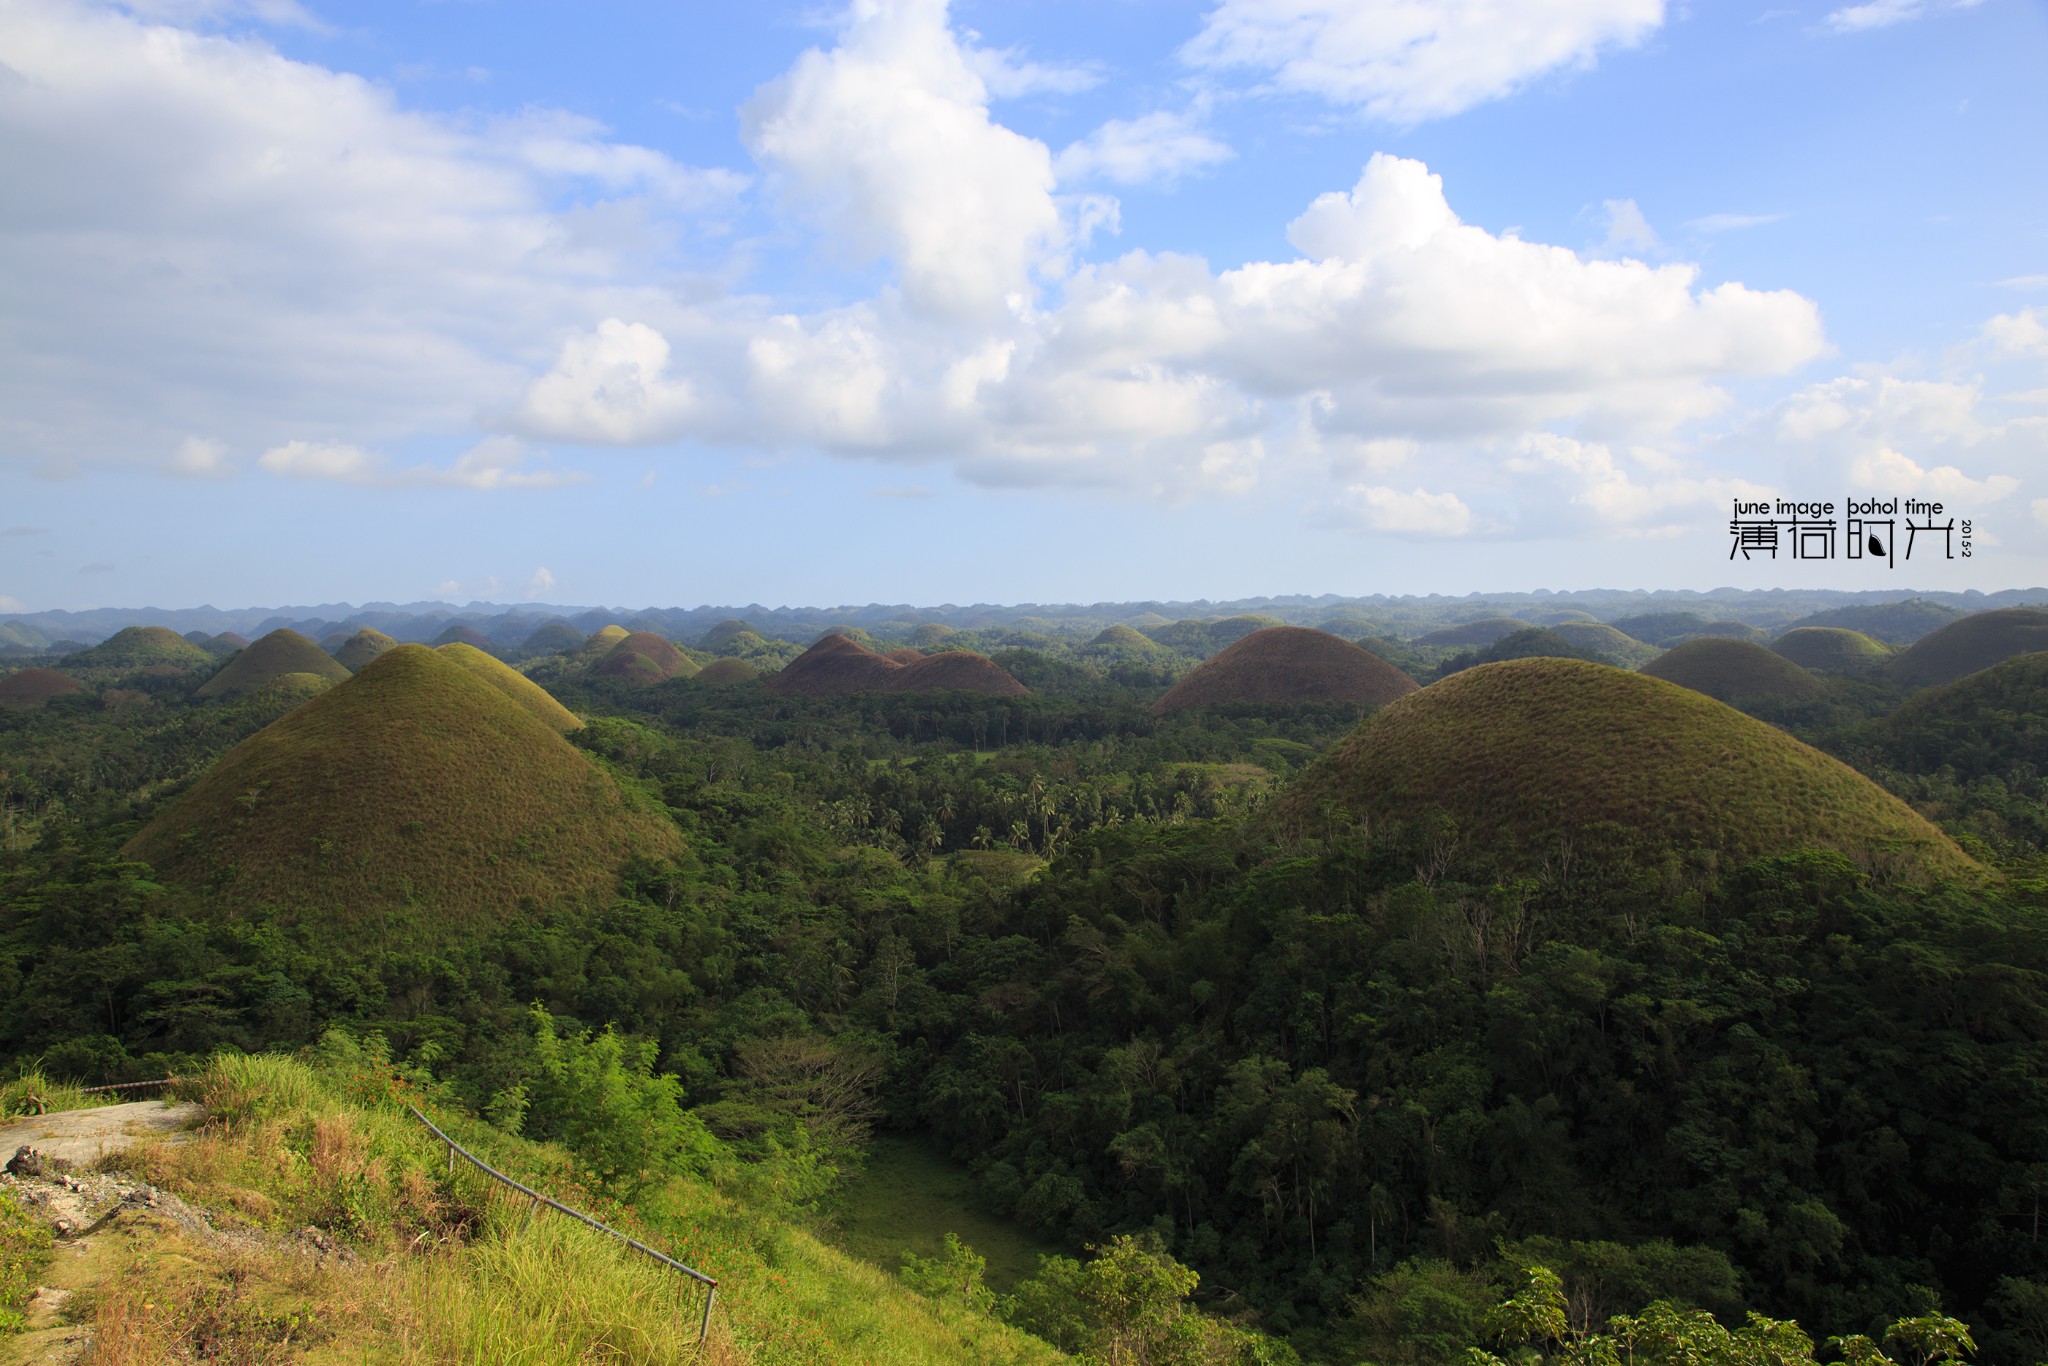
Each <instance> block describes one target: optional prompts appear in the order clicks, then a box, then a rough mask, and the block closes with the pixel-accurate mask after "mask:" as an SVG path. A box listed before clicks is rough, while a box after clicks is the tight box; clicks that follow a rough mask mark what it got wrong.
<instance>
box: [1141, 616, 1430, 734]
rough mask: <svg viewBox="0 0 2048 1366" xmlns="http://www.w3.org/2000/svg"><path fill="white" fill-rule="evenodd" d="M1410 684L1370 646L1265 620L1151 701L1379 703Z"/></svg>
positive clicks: (1172, 708)
mask: <svg viewBox="0 0 2048 1366" xmlns="http://www.w3.org/2000/svg"><path fill="white" fill-rule="evenodd" d="M1413 691H1415V680H1414V679H1412V678H1410V677H1408V676H1407V675H1406V674H1404V673H1402V672H1401V671H1400V670H1398V669H1396V668H1395V667H1394V666H1393V665H1391V664H1389V663H1387V662H1386V661H1385V660H1383V659H1381V658H1380V657H1379V656H1378V655H1375V654H1373V653H1372V652H1371V651H1370V650H1364V649H1360V648H1359V647H1358V646H1356V645H1353V644H1352V643H1351V642H1350V641H1347V640H1340V639H1338V638H1337V637H1336V636H1333V635H1330V634H1328V633H1327V632H1323V631H1311V630H1309V629H1307V628H1306V627H1301V626H1269V627H1267V628H1266V629H1265V630H1262V631H1256V632H1253V633H1252V634H1251V635H1248V636H1246V637H1244V638H1243V639H1242V640H1239V641H1238V642H1237V643H1236V644H1234V645H1231V646H1230V647H1228V648H1227V649H1225V650H1223V651H1221V652H1220V653H1218V654H1217V655H1215V656H1214V657H1213V658H1211V659H1209V660H1207V661H1205V662H1204V663H1202V664H1201V665H1199V666H1197V667H1196V668H1194V669H1193V670H1190V671H1189V673H1188V675H1187V676H1186V677H1185V678H1183V679H1181V680H1180V682H1178V683H1176V684H1174V685H1173V687H1172V688H1171V689H1169V690H1168V691H1167V693H1166V695H1165V696H1164V697H1161V698H1160V699H1159V700H1158V701H1157V702H1155V703H1153V704H1152V714H1153V715H1154V716H1164V715H1167V714H1168V713H1170V712H1176V711H1182V710H1185V709H1187V708H1190V707H1213V706H1217V705H1220V704H1223V703H1228V702H1263V703H1284V702H1353V703H1357V704H1358V705H1360V706H1367V707H1376V706H1379V705H1381V704H1383V703H1386V702H1391V701H1393V700H1394V699H1395V698H1397V697H1400V696H1401V695H1403V694H1404V693H1410V692H1413Z"/></svg>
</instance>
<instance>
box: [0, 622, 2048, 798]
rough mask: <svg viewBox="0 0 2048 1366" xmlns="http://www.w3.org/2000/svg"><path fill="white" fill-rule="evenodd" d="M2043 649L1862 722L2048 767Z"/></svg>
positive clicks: (1896, 735)
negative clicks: (1867, 721)
mask: <svg viewBox="0 0 2048 1366" xmlns="http://www.w3.org/2000/svg"><path fill="white" fill-rule="evenodd" d="M4 686H5V685H4V684H0V687H4ZM2044 717H2048V651H2044V652H2040V653H2036V654H2026V655H2015V656H2014V657H2013V658H2011V659H2008V660H2004V661H2002V662H2001V663H1997V664H1994V665H1992V666H1991V667H1990V668H1988V669H1979V670H1978V671H1977V672H1976V673H1973V674H1968V675H1966V676H1964V677H1962V678H1959V679H1957V680H1956V681H1955V682H1953V683H1944V684H1942V685H1941V686H1940V687H1937V688H1928V689H1926V690H1925V691H1922V692H1916V693H1914V694H1913V695H1912V696H1911V697H1909V698H1907V699H1906V700H1905V701H1904V702H1903V703H1901V704H1900V705H1899V707H1898V709H1897V710H1896V711H1894V712H1892V713H1891V714H1890V715H1889V716H1885V717H1881V718H1879V719H1878V720H1877V721H1874V722H1872V723H1870V725H1869V726H1867V727H1866V728H1865V734H1866V735H1867V736H1868V737H1869V738H1870V739H1871V740H1872V741H1874V742H1875V744H1876V746H1877V748H1879V749H1880V750H1881V751H1882V752H1883V753H1884V756H1885V758H1886V759H1887V760H1889V761H1890V762H1891V763H1892V764H1893V765H1894V766H1895V767H1897V768H1900V769H1903V770H1904V771H1906V772H1908V773H1934V772H1937V771H1939V770H1941V769H1942V768H1950V769H1952V770H1954V772H1955V775H1956V776H1957V777H1959V778H1962V779H1964V780H1966V781H1967V780H1970V779H1974V778H1978V777H1983V776H1986V775H1990V776H1995V777H1999V778H2007V777H2010V776H2011V775H2012V773H2013V771H2014V770H2020V771H2023V772H2031V773H2041V772H2048V722H2044V721H2043V719H2042V718H2044Z"/></svg>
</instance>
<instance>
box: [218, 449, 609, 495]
mask: <svg viewBox="0 0 2048 1366" xmlns="http://www.w3.org/2000/svg"><path fill="white" fill-rule="evenodd" d="M528 456H529V452H528V451H527V449H526V445H525V443H524V442H522V441H520V440H519V439H518V438H516V437H509V436H494V437H487V438H485V439H484V440H482V441H479V442H478V443H477V444H476V445H474V446H472V447H470V449H469V450H467V451H465V452H463V453H462V455H460V456H459V457H457V458H456V461H455V463H454V464H453V465H452V466H449V467H448V468H445V469H442V468H436V467H435V466H432V465H414V466H411V467H409V468H405V469H393V468H392V467H391V465H390V462H389V461H387V460H385V459H384V458H383V457H382V456H378V455H374V454H372V453H371V452H369V451H366V450H364V449H362V448H361V447H360V446H353V445H350V444H348V443H347V442H341V441H288V442H286V443H285V444H283V445H281V446H273V447H271V448H270V449H269V450H267V451H265V452H263V454H262V455H261V456H259V457H257V460H256V466H257V468H258V469H261V470H265V471H268V472H269V473H271V474H276V475H281V476H283V477H285V478H287V479H308V480H315V481H320V482H325V483H332V484H355V485H359V486H363V487H368V488H466V489H542V488H560V487H562V486H564V485H567V484H579V483H582V482H584V481H585V480H587V479H588V478H589V476H588V475H583V474H566V473H558V472H555V471H551V470H527V469H525V468H524V465H525V462H526V460H527V458H528Z"/></svg>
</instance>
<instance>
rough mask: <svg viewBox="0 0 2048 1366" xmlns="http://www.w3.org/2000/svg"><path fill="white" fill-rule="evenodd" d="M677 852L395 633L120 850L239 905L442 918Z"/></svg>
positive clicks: (451, 666) (661, 829)
mask: <svg viewBox="0 0 2048 1366" xmlns="http://www.w3.org/2000/svg"><path fill="white" fill-rule="evenodd" d="M680 848H681V839H680V836H679V835H678V834H677V832H676V829H675V827H674V825H673V824H671V823H670V822H669V821H668V820H666V819H664V818H663V817H661V816H660V815H658V814H655V813H653V812H650V811H646V810H643V809H641V808H639V807H637V806H635V805H633V804H632V803H630V802H628V800H627V799H626V798H625V797H624V796H623V795H622V794H621V793H620V791H619V789H618V788H617V787H616V786H615V785H614V784H613V783H612V781H611V779H610V778H608V777H607V776H606V775H605V774H604V773H603V771H602V770H600V769H599V768H597V766H596V765H594V764H593V763H592V762H591V761H590V760H589V759H588V758H587V757H586V756H585V755H584V754H583V753H582V752H581V751H579V750H578V749H576V747H575V746H573V745H571V744H570V743H569V742H568V741H566V740H564V739H563V738H562V737H561V736H560V735H558V734H556V733H555V731H554V730H552V729H551V728H549V727H548V726H546V725H544V724H543V723H542V722H540V721H539V720H537V719H536V718H535V717H534V716H533V715H532V714H531V713H530V712H528V711H527V710H526V709H525V708H523V707H521V706H520V705H519V704H518V703H517V702H515V701H513V700H512V699H511V698H510V697H507V696H506V695H505V694H504V693H503V692H501V691H499V690H498V689H497V688H495V687H493V686H492V685H491V684H490V683H489V682H486V681H485V680H484V679H482V678H479V677H478V676H477V675H476V674H474V673H472V672H471V671H470V670H469V669H466V668H464V667H463V666H462V665H461V664H460V663H458V662H456V660H454V659H451V658H449V657H448V656H447V655H444V654H440V653H438V652H437V651H434V650H430V649H427V648H426V647H425V646H421V645H401V646H399V647H398V648H396V649H394V650H391V651H389V652H387V653H386V654H384V655H383V656H382V657H381V658H379V659H377V660H375V661H373V662H372V663H371V664H369V665H368V666H367V667H365V668H364V669H363V671H362V672H361V673H359V674H356V675H355V676H354V677H352V678H350V679H349V680H348V681H347V682H345V683H340V684H337V685H335V686H334V687H333V688H330V689H329V690H327V691H326V692H324V693H322V694H321V695H320V696H318V697H316V698H314V699H313V700H312V701H310V702H308V703H306V704H305V705H303V706H301V707H299V708H297V709H296V710H294V711H292V712H290V713H289V714H287V715H286V716H284V717H283V718H282V719H280V720H278V721H275V722H273V723H271V724H270V725H269V726H266V727H265V728H264V729H263V730H261V731H258V732H257V733H256V734H255V735H253V736H251V737H250V738H249V739H247V740H245V741H243V742H242V743H241V744H239V745H237V746H235V747H234V748H233V749H231V750H229V751H228V752H227V754H226V755H224V756H223V757H222V758H221V760H220V762H219V763H217V764H215V765H214V766H213V768H212V769H211V770H210V771H209V772H208V773H207V774H206V776H205V777H203V778H201V779H200V780H199V782H198V783H197V784H196V785H194V786H193V788H192V789H191V790H190V791H189V792H187V793H186V794H185V795H184V796H182V797H180V798H179V799H178V800H177V801H175V802H174V803H172V804H171V805H170V806H169V807H167V808H166V809H165V810H164V811H162V812H161V813H159V814H158V816H157V818H156V819H155V820H153V821H151V822H150V823H149V824H148V825H147V826H145V827H144V828H143V829H142V831H141V833H140V834H138V835H136V836H135V838H134V839H132V840H130V841H129V843H128V845H127V846H126V852H127V853H128V855H129V856H130V857H133V858H140V859H145V860H147V861H148V862H150V863H151V864H153V865H154V866H155V868H156V870H157V873H158V875H159V876H161V877H163V878H165V879H167V880H170V881H174V882H181V883H186V884H189V885H199V886H204V887H211V888H217V889H219V890H221V891H222V892H224V893H225V894H226V895H228V896H231V897H233V898H234V899H235V900H236V901H237V902H240V903H243V904H259V903H267V904H271V905H277V906H281V907H285V908H289V909H293V910H299V911H304V912H309V913H314V912H317V913H323V914H333V913H336V912H339V913H341V914H342V915H344V916H345V915H348V914H350V913H357V914H360V913H376V912H385V911H392V912H401V911H405V910H408V909H410V910H412V911H413V912H415V913H417V914H419V915H421V916H423V917H424V916H432V917H435V918H437V919H438V918H442V917H447V918H450V919H454V920H460V919H463V918H469V917H476V918H483V917H489V918H499V917H504V916H507V915H511V914H514V913H516V912H517V911H519V910H520V909H521V908H522V907H526V906H529V905H533V906H542V905H547V904H549V903H552V902H556V901H560V900H565V899H599V898H607V897H609V896H611V895H612V892H613V887H614V883H615V880H616V877H617V874H618V871H619V869H620V867H621V866H622V865H623V864H624V863H625V861H626V860H628V859H629V858H633V857H636V856H646V857H663V856H667V855H670V854H673V853H675V852H677V851H678V850H679V849H680Z"/></svg>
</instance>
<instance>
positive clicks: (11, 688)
mask: <svg viewBox="0 0 2048 1366" xmlns="http://www.w3.org/2000/svg"><path fill="white" fill-rule="evenodd" d="M84 691H85V684H83V683H81V682H79V681H78V680H77V679H75V678H72V677H70V676H69V675H68V674H60V673H58V672H57V671H56V670H55V669H23V670H21V671H20V672H19V673H11V674H9V675H7V677H5V678H0V707H40V706H42V705H43V703H45V702H47V701H49V700H50V699H51V698H53V697H62V696H64V695H65V694H66V693H74V692H84Z"/></svg>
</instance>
